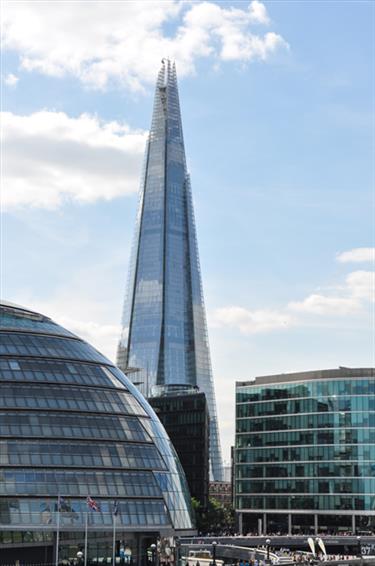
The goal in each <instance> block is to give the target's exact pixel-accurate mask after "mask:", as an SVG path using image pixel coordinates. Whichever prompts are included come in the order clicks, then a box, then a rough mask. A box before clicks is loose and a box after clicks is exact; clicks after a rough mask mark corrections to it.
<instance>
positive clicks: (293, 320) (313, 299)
mask: <svg viewBox="0 0 375 566" xmlns="http://www.w3.org/2000/svg"><path fill="white" fill-rule="evenodd" d="M371 302H375V272H372V271H353V272H351V273H349V274H348V275H347V276H346V279H345V283H344V284H343V285H340V286H339V285H338V286H336V287H333V288H332V289H331V290H330V293H329V294H323V293H312V294H310V295H308V296H307V297H306V298H305V299H303V300H301V301H291V302H289V303H288V304H287V305H286V306H284V307H282V308H280V309H278V310H269V309H256V310H249V309H246V308H243V307H241V306H229V307H222V308H219V309H216V310H215V311H213V313H212V314H211V316H210V326H211V327H214V328H215V327H219V328H220V327H228V328H232V329H233V328H234V329H238V330H239V331H240V332H241V333H242V334H256V333H262V332H271V331H274V330H278V329H287V328H290V327H292V326H301V325H303V326H308V325H310V324H314V325H316V323H317V321H319V322H320V323H321V324H324V323H325V321H326V320H329V323H330V324H331V323H332V320H334V319H342V317H345V316H346V317H348V316H361V315H364V314H366V313H368V312H369V311H368V305H369V303H371Z"/></svg>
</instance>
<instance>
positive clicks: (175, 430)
mask: <svg viewBox="0 0 375 566" xmlns="http://www.w3.org/2000/svg"><path fill="white" fill-rule="evenodd" d="M149 403H150V405H151V407H152V408H153V409H154V411H155V413H156V414H157V416H158V418H159V419H160V421H161V423H162V425H163V426H164V428H165V430H166V432H167V434H168V436H169V438H170V439H171V442H172V444H173V446H174V448H175V450H176V452H177V455H178V457H179V459H180V462H181V465H182V467H183V469H184V472H185V475H186V480H187V482H188V486H189V489H190V494H191V496H192V497H195V498H196V499H198V501H200V503H201V505H202V506H203V508H206V507H207V503H208V483H209V414H208V407H207V401H206V396H205V394H204V393H199V392H198V391H194V390H191V392H188V391H186V390H185V388H183V389H182V390H181V391H180V392H179V391H178V390H176V391H175V392H174V394H172V393H171V392H169V394H168V395H161V396H158V397H150V398H149Z"/></svg>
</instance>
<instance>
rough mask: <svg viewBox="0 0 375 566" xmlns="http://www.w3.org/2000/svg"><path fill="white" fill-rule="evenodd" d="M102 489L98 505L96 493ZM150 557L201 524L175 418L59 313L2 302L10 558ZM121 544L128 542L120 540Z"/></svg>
mask: <svg viewBox="0 0 375 566" xmlns="http://www.w3.org/2000/svg"><path fill="white" fill-rule="evenodd" d="M87 497H90V498H92V499H93V500H94V501H95V502H96V504H97V505H98V507H99V510H97V511H95V510H92V509H91V507H90V506H88V505H87ZM114 521H116V543H117V547H119V545H120V543H121V541H122V542H126V545H127V548H129V549H130V550H131V552H132V554H133V557H134V558H135V559H136V560H137V561H138V562H139V563H142V560H143V558H145V548H146V547H147V546H148V545H149V543H150V542H154V541H155V540H156V538H157V537H158V536H172V535H173V534H174V533H176V532H179V533H185V532H187V533H189V532H191V531H192V528H193V524H192V517H191V508H190V496H189V491H188V488H187V484H186V480H185V476H184V474H183V472H182V469H181V466H180V463H179V461H178V458H177V456H176V454H175V451H174V449H173V446H172V445H171V442H170V440H169V438H168V436H167V434H166V433H165V430H164V428H163V427H162V425H161V424H160V421H159V420H158V418H157V417H156V415H155V413H154V411H153V410H152V409H151V407H150V406H149V404H148V403H147V401H145V399H144V398H143V397H142V395H141V394H140V392H139V391H138V390H137V388H136V387H135V386H134V385H133V384H132V383H131V382H130V381H129V380H128V379H127V377H126V376H125V375H124V374H123V373H122V372H121V371H120V370H119V369H118V368H116V367H115V366H114V365H113V364H112V363H111V362H110V361H109V360H108V359H106V358H105V357H104V356H102V355H101V354H100V353H99V352H98V351H97V350H95V349H94V348H93V347H92V346H90V345H89V344H87V343H86V342H84V341H83V340H81V339H79V338H77V337H76V336H75V335H73V334H71V333H70V332H69V331H67V330H65V329H64V328H62V327H61V326H59V325H57V324H55V323H54V322H53V321H52V320H50V319H49V318H47V317H45V316H43V315H40V314H38V313H35V312H32V311H30V310H27V309H24V308H22V307H18V306H16V305H11V304H8V303H7V304H5V303H4V304H1V307H0V547H1V561H2V563H13V562H14V560H16V559H18V560H21V561H25V560H26V559H27V560H28V562H29V563H31V562H35V563H44V562H45V563H47V562H48V563H52V561H54V560H55V553H56V547H57V545H56V537H57V532H59V541H60V545H59V556H60V558H61V559H69V558H75V556H76V553H77V551H79V549H82V548H83V547H84V539H85V535H84V533H85V529H86V524H87V532H88V553H87V555H88V558H97V557H98V556H99V557H105V559H107V558H108V557H112V536H113V524H114ZM117 550H118V548H117Z"/></svg>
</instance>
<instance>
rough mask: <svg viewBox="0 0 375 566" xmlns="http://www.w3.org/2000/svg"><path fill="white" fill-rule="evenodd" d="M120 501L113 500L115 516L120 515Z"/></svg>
mask: <svg viewBox="0 0 375 566" xmlns="http://www.w3.org/2000/svg"><path fill="white" fill-rule="evenodd" d="M118 511H119V509H118V501H114V502H113V514H114V515H115V517H116V516H117V515H118Z"/></svg>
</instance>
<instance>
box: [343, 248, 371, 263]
mask: <svg viewBox="0 0 375 566" xmlns="http://www.w3.org/2000/svg"><path fill="white" fill-rule="evenodd" d="M336 259H337V261H339V262H340V263H351V262H353V263H365V262H366V263H367V262H371V263H374V262H375V248H354V249H352V250H349V251H346V252H341V253H339V254H337V256H336Z"/></svg>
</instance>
